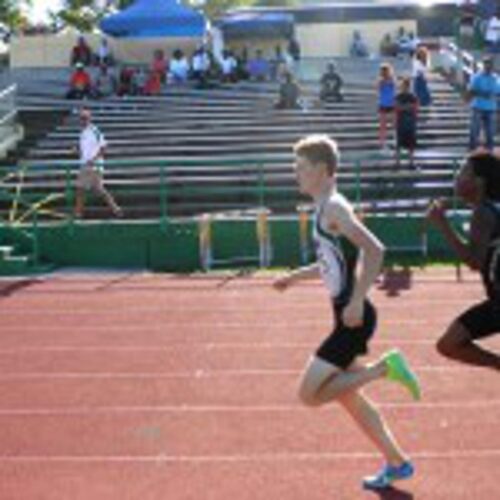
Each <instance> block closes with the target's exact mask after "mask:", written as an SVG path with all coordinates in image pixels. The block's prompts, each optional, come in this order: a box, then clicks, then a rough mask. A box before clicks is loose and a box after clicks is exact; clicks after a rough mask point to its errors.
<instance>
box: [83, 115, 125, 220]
mask: <svg viewBox="0 0 500 500" xmlns="http://www.w3.org/2000/svg"><path fill="white" fill-rule="evenodd" d="M80 125H81V132H80V171H79V172H78V179H77V184H76V202H75V216H76V217H82V216H83V210H84V206H85V191H88V190H92V191H94V192H96V193H97V194H99V195H100V196H102V198H103V199H104V201H105V202H106V204H107V205H108V206H109V208H110V209H111V211H112V212H113V214H114V215H115V216H116V217H121V216H122V209H121V208H120V207H119V206H118V205H117V204H116V202H115V200H114V199H113V197H112V196H111V194H110V193H109V191H107V190H106V188H105V187H104V183H103V178H102V175H103V170H104V153H105V150H106V146H107V143H106V140H105V138H104V136H103V135H102V133H101V131H100V130H99V129H98V128H97V127H96V126H95V125H94V124H93V123H92V113H91V112H90V110H89V109H85V108H82V109H81V110H80Z"/></svg>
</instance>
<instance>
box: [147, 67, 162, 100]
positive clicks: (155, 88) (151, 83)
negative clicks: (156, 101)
mask: <svg viewBox="0 0 500 500" xmlns="http://www.w3.org/2000/svg"><path fill="white" fill-rule="evenodd" d="M160 93H161V74H160V73H158V71H153V70H151V71H150V72H149V75H148V79H147V80H146V84H145V85H144V95H160Z"/></svg>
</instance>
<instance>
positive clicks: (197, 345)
mask: <svg viewBox="0 0 500 500" xmlns="http://www.w3.org/2000/svg"><path fill="white" fill-rule="evenodd" d="M435 343H436V339H420V340H412V339H396V338H394V339H386V340H378V339H375V340H374V341H373V345H377V344H380V345H394V344H402V345H417V346H418V345H434V344H435ZM314 347H316V343H315V342H196V341H186V342H172V343H168V344H163V345H136V346H119V345H117V346H115V345H105V346H99V345H96V346H72V345H49V346H40V347H33V346H25V347H24V346H23V347H12V348H0V356H2V355H10V354H29V353H36V354H38V353H68V352H74V353H77V354H78V353H81V352H92V353H95V352H133V353H140V352H171V351H176V350H184V349H187V350H191V349H201V350H206V351H219V350H221V351H225V350H272V349H311V348H314Z"/></svg>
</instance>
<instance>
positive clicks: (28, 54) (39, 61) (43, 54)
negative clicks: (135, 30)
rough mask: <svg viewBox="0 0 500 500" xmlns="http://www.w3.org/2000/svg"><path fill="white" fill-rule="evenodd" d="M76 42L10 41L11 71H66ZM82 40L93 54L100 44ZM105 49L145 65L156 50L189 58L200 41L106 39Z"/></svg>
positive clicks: (95, 38)
mask: <svg viewBox="0 0 500 500" xmlns="http://www.w3.org/2000/svg"><path fill="white" fill-rule="evenodd" d="M77 38H78V34H77V33H74V32H66V33H63V34H59V35H40V36H26V37H18V38H14V39H13V40H12V43H11V54H10V64H11V67H12V68H26V67H31V68H40V67H42V68H43V67H46V68H64V67H68V65H69V61H70V57H71V50H72V48H73V47H74V45H75V43H76V41H77ZM85 38H86V40H87V42H88V43H89V45H90V46H91V47H92V48H93V49H94V50H96V49H97V47H98V46H99V42H100V40H101V35H99V34H88V35H85ZM108 41H109V45H110V47H111V50H112V51H113V53H114V55H115V57H116V58H117V59H118V60H119V61H125V62H127V63H149V62H151V61H152V59H153V53H154V51H155V50H156V49H163V50H164V51H165V53H166V54H167V55H168V56H170V55H171V53H172V52H173V51H174V50H175V49H177V48H180V49H182V50H184V51H185V52H186V53H188V54H191V52H192V51H193V50H194V49H195V47H196V46H197V45H198V44H199V43H200V41H201V39H194V38H151V39H136V40H120V39H114V38H109V39H108Z"/></svg>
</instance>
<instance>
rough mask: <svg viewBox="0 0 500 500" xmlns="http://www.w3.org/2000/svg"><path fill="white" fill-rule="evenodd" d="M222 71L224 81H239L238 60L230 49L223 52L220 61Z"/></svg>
mask: <svg viewBox="0 0 500 500" xmlns="http://www.w3.org/2000/svg"><path fill="white" fill-rule="evenodd" d="M220 65H221V71H222V81H223V82H226V83H235V82H237V81H238V75H237V67H238V62H237V61H236V58H235V57H234V55H233V53H232V52H231V51H230V50H224V51H223V52H222V59H221V61H220Z"/></svg>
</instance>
